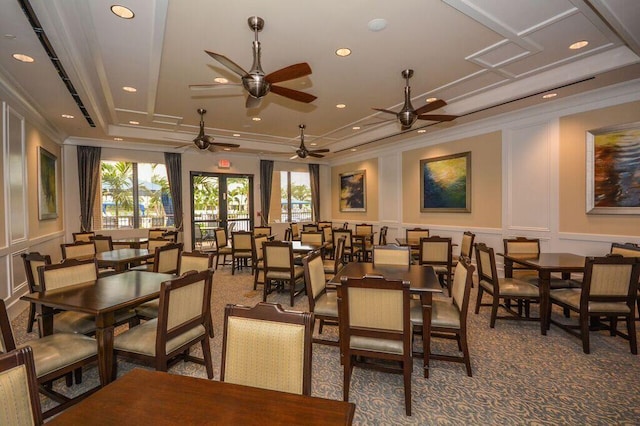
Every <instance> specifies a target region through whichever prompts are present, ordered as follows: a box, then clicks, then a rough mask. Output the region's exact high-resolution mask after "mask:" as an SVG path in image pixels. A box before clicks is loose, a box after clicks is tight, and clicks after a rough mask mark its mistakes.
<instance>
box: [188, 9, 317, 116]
mask: <svg viewBox="0 0 640 426" xmlns="http://www.w3.org/2000/svg"><path fill="white" fill-rule="evenodd" d="M248 23H249V28H251V29H252V30H253V31H254V33H255V40H254V41H253V65H251V71H249V72H247V71H245V70H244V69H243V68H242V67H241V66H240V65H238V64H236V63H235V62H233V61H232V60H231V59H229V58H227V57H226V56H224V55H221V54H219V53H214V52H210V51H208V50H205V52H206V53H207V54H208V55H209V56H211V57H212V58H213V59H215V60H216V61H218V62H220V63H221V64H222V65H224V66H225V67H227V68H229V69H230V70H231V71H233V72H235V73H236V74H238V75H239V76H240V78H241V79H242V86H243V87H244V88H245V89H246V90H247V92H248V93H249V96H248V97H247V102H246V107H247V108H255V107H257V106H259V105H260V99H262V98H263V97H264V96H265V95H266V94H267V93H269V92H273V93H275V94H276V95H280V96H284V97H285V98H289V99H293V100H294V101H298V102H305V103H310V102H313V101H314V100H315V99H316V96H313V95H310V94H308V93H305V92H300V91H298V90H294V89H289V88H287V87H282V86H276V85H275V83H280V82H283V81H288V80H293V79H295V78H300V77H304V76H307V75H309V74H311V67H310V66H309V64H307V63H306V62H301V63H299V64H294V65H290V66H288V67H285V68H282V69H279V70H277V71H274V72H272V73H270V74H267V75H265V73H264V71H263V70H262V65H261V64H260V41H258V33H259V32H260V31H262V29H263V28H264V20H263V19H262V18H260V17H258V16H252V17H250V18H249V19H248ZM219 84H220V83H219ZM219 84H191V85H189V87H190V88H192V89H198V88H204V87H215V86H218V85H219ZM222 84H226V83H222Z"/></svg>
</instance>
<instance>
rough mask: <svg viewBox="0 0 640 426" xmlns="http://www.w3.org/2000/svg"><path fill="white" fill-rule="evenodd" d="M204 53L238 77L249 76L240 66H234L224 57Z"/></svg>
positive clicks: (234, 64)
mask: <svg viewBox="0 0 640 426" xmlns="http://www.w3.org/2000/svg"><path fill="white" fill-rule="evenodd" d="M205 52H206V53H207V55H209V56H211V57H212V58H213V59H215V60H216V61H218V62H220V63H221V64H222V65H224V66H225V67H227V68H229V69H230V70H231V71H233V72H235V73H236V74H238V75H239V76H240V77H244V76H245V75H247V74H249V73H248V72H246V71H245V70H244V69H243V68H242V67H241V66H240V65H238V64H236V63H235V62H233V61H232V60H231V59H229V58H227V57H226V56H224V55H220V54H219V53H214V52H210V51H208V50H205Z"/></svg>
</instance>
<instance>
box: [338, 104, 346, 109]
mask: <svg viewBox="0 0 640 426" xmlns="http://www.w3.org/2000/svg"><path fill="white" fill-rule="evenodd" d="M346 107H347V106H346V105H345V104H338V105H336V108H340V109H342V108H346Z"/></svg>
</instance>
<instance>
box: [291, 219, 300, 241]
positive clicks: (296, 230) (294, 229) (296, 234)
mask: <svg viewBox="0 0 640 426" xmlns="http://www.w3.org/2000/svg"><path fill="white" fill-rule="evenodd" d="M289 229H291V240H295V241H297V240H299V239H300V226H299V225H298V224H297V223H295V222H291V224H289Z"/></svg>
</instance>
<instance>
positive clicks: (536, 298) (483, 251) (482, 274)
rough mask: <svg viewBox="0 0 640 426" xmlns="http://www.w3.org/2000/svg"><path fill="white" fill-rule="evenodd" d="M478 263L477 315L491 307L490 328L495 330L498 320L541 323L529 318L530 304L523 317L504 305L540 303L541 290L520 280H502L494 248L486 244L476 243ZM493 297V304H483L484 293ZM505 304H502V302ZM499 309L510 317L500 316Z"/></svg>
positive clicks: (536, 319)
mask: <svg viewBox="0 0 640 426" xmlns="http://www.w3.org/2000/svg"><path fill="white" fill-rule="evenodd" d="M475 248H476V263H477V265H478V296H477V298H476V309H475V313H476V314H478V313H479V312H480V306H491V319H490V323H489V326H490V327H491V328H494V327H495V325H496V319H508V320H523V321H539V320H540V318H539V317H538V318H531V317H530V316H529V309H528V308H529V304H528V303H526V304H525V308H526V312H525V316H524V317H523V316H522V315H520V313H519V312H515V311H514V310H513V309H511V307H510V306H508V305H507V304H506V303H504V302H505V301H506V300H518V301H519V300H522V301H525V302H536V303H540V289H539V288H538V287H537V286H535V285H533V284H531V283H529V282H527V281H524V280H520V279H518V278H500V277H498V270H497V268H496V257H495V253H494V251H493V248H490V247H487V245H486V244H484V243H476V245H475ZM485 292H486V293H487V294H489V295H490V296H491V298H492V302H491V303H489V304H483V303H482V296H483V294H484V293H485ZM501 301H502V302H503V303H502V304H501V303H500V302H501ZM498 307H502V308H503V309H504V310H505V311H506V312H507V313H508V314H510V315H509V316H498Z"/></svg>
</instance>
